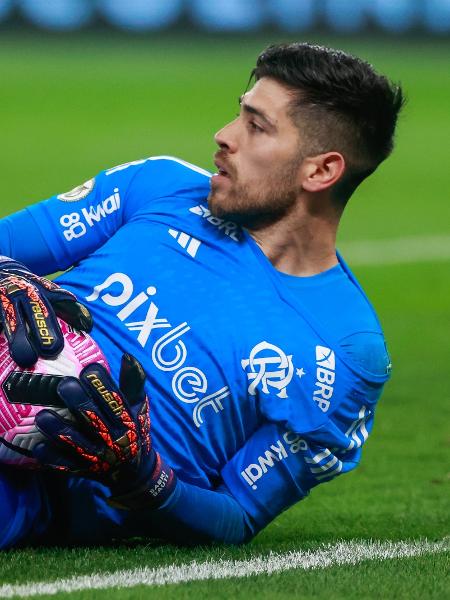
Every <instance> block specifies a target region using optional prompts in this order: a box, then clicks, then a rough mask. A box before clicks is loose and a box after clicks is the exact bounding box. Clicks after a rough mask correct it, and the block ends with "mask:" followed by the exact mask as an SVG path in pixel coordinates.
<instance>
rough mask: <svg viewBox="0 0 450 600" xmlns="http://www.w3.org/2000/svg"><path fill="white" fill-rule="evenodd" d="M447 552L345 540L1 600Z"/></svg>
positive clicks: (58, 583)
mask: <svg viewBox="0 0 450 600" xmlns="http://www.w3.org/2000/svg"><path fill="white" fill-rule="evenodd" d="M446 551H450V538H445V539H443V540H440V541H438V542H428V541H427V540H420V541H412V542H408V541H401V542H376V541H375V542H373V541H359V542H358V541H350V542H338V543H337V544H326V545H322V546H320V547H319V548H318V549H316V550H310V551H304V552H287V553H284V554H277V553H270V554H269V555H267V556H255V557H254V558H250V559H248V560H217V561H212V560H211V561H206V562H196V561H193V562H191V563H188V564H181V565H173V564H172V565H167V566H164V567H157V568H153V569H151V568H149V567H143V568H139V569H132V570H127V571H116V572H114V573H93V574H92V575H85V576H74V577H71V578H70V579H57V580H55V581H49V582H35V583H26V584H22V585H10V584H4V585H2V586H0V598H12V597H14V596H16V597H17V596H18V597H22V598H24V597H30V596H39V595H42V594H58V593H62V592H75V591H81V590H100V589H108V588H130V587H134V586H137V585H145V586H161V585H167V584H175V583H185V582H188V581H205V580H213V579H228V578H235V577H250V576H253V575H263V574H264V575H270V574H272V573H281V572H283V571H290V570H292V569H302V570H308V569H324V568H326V567H333V566H339V565H355V564H357V563H360V562H362V561H365V560H392V559H396V558H407V557H411V556H422V555H426V554H433V553H438V552H446Z"/></svg>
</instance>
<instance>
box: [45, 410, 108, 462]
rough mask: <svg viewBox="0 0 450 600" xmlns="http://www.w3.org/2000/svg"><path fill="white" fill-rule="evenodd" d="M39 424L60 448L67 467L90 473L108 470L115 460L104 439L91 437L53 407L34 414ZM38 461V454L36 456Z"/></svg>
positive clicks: (51, 440) (57, 447)
mask: <svg viewBox="0 0 450 600" xmlns="http://www.w3.org/2000/svg"><path fill="white" fill-rule="evenodd" d="M35 423H36V427H37V428H38V429H39V431H40V432H41V433H42V434H43V435H45V437H46V438H48V440H50V443H51V445H53V446H54V448H55V450H56V451H58V449H60V451H61V459H62V460H65V463H63V464H66V466H71V467H74V466H75V467H76V468H77V469H78V470H84V471H88V472H90V473H105V472H107V471H109V470H110V469H111V466H112V464H114V463H115V462H116V459H115V456H114V454H113V453H112V452H108V448H107V447H106V446H104V444H102V443H101V442H95V441H93V440H91V439H90V438H89V437H88V436H87V435H85V434H84V433H83V432H82V431H80V430H79V429H78V427H77V425H76V423H74V422H73V421H68V420H67V419H64V418H62V417H61V416H59V415H58V414H57V413H55V412H54V411H52V410H42V411H41V412H40V413H38V414H37V415H36V417H35ZM36 458H38V460H39V457H36Z"/></svg>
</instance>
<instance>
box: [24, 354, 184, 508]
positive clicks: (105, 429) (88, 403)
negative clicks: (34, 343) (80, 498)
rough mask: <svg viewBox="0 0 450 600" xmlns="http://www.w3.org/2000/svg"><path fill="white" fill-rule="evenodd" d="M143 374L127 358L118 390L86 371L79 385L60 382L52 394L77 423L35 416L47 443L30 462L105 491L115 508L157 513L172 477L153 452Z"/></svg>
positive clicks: (103, 374)
mask: <svg viewBox="0 0 450 600" xmlns="http://www.w3.org/2000/svg"><path fill="white" fill-rule="evenodd" d="M144 382H145V373H144V371H143V369H142V367H141V365H140V364H139V362H138V361H137V360H136V359H135V358H133V357H132V356H130V355H128V354H125V355H124V356H123V357H122V364H121V369H120V389H119V388H117V386H116V385H115V383H114V381H113V380H112V378H111V376H110V375H109V373H108V372H107V371H106V369H105V368H104V367H103V366H102V365H100V364H98V363H93V364H91V365H88V366H87V367H85V368H84V369H83V371H82V372H81V373H80V378H79V380H78V379H76V378H74V377H64V379H62V380H61V382H60V383H59V384H58V388H57V392H58V395H59V397H60V398H61V399H62V400H63V402H64V403H65V405H66V406H67V408H68V409H69V411H70V412H71V413H72V414H73V415H74V417H75V419H76V421H69V420H67V419H63V418H62V417H60V416H59V415H58V414H56V413H55V412H53V411H51V410H43V411H41V412H40V413H39V414H38V415H37V416H36V425H37V427H38V428H39V429H40V431H41V432H42V433H43V434H44V435H45V436H46V438H47V440H45V441H44V442H40V443H39V444H37V445H36V447H35V449H34V452H33V454H34V456H35V457H36V458H37V459H38V460H39V462H40V463H41V464H43V465H45V466H47V467H50V468H53V469H58V470H62V471H65V472H68V473H70V474H74V475H79V476H82V477H89V478H92V479H96V480H98V481H100V482H102V483H104V484H105V485H107V486H108V487H109V488H110V490H111V492H112V497H111V499H110V504H112V505H113V506H116V507H118V508H130V509H139V508H156V507H158V506H160V505H161V504H162V503H163V502H164V501H165V499H166V498H168V496H169V495H170V494H171V493H172V491H173V489H174V487H175V484H176V477H175V474H174V472H173V471H172V469H171V468H170V467H168V466H167V465H165V464H164V462H163V461H162V460H161V457H160V456H159V454H158V453H157V452H155V450H154V449H153V448H152V441H151V437H150V416H149V400H148V397H147V396H146V394H145V391H144Z"/></svg>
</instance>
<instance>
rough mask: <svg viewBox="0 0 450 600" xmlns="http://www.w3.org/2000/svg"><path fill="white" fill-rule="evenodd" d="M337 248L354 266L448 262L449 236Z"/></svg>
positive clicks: (371, 242)
mask: <svg viewBox="0 0 450 600" xmlns="http://www.w3.org/2000/svg"><path fill="white" fill-rule="evenodd" d="M338 248H339V250H340V252H342V254H343V256H344V258H345V259H346V260H348V262H349V264H351V265H352V266H364V265H396V264H402V263H418V262H431V261H447V260H450V235H422V236H412V237H403V238H396V239H387V240H365V241H361V242H342V243H341V244H339V245H338Z"/></svg>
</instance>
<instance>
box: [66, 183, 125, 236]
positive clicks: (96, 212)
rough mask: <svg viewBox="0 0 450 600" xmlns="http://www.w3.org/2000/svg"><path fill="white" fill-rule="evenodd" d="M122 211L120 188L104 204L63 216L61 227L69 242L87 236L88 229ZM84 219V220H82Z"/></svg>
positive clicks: (115, 189)
mask: <svg viewBox="0 0 450 600" xmlns="http://www.w3.org/2000/svg"><path fill="white" fill-rule="evenodd" d="M119 209H120V192H119V188H114V193H113V194H111V196H108V198H105V200H102V202H99V203H98V204H96V205H91V206H89V208H82V209H81V214H80V213H79V212H72V213H68V214H66V215H63V216H62V217H61V218H60V219H59V222H60V225H61V227H63V228H64V231H63V234H64V237H65V238H66V240H67V241H68V242H70V241H71V240H75V239H77V238H80V237H82V236H83V235H85V233H86V231H87V227H93V226H94V225H95V223H98V222H99V221H101V220H102V219H105V218H106V217H107V216H108V215H111V214H112V213H114V212H116V211H117V210H119ZM82 217H83V218H82Z"/></svg>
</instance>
